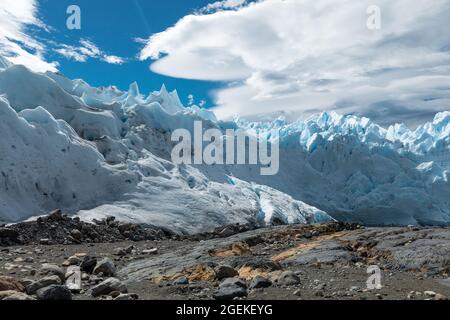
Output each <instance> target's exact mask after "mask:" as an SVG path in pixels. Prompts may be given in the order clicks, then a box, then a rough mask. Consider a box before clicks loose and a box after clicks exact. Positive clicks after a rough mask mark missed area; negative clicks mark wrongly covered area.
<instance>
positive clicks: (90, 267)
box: [80, 256, 97, 273]
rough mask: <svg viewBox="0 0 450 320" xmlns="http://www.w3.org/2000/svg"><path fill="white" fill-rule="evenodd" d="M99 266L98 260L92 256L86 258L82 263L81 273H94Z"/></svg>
mask: <svg viewBox="0 0 450 320" xmlns="http://www.w3.org/2000/svg"><path fill="white" fill-rule="evenodd" d="M96 265H97V258H95V257H91V256H85V257H84V258H83V261H82V262H81V265H80V268H81V271H84V272H87V273H92V272H94V269H95V266H96Z"/></svg>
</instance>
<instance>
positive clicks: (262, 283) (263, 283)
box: [250, 276, 272, 289]
mask: <svg viewBox="0 0 450 320" xmlns="http://www.w3.org/2000/svg"><path fill="white" fill-rule="evenodd" d="M270 286H272V281H270V280H269V279H267V278H264V277H261V276H256V277H255V278H254V279H253V280H252V282H251V283H250V289H259V288H269V287H270Z"/></svg>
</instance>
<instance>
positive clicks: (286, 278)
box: [278, 271, 300, 286]
mask: <svg viewBox="0 0 450 320" xmlns="http://www.w3.org/2000/svg"><path fill="white" fill-rule="evenodd" d="M278 283H279V284H281V285H285V286H293V285H296V284H299V283H300V278H299V277H298V276H297V275H296V274H295V273H294V272H292V271H284V272H283V273H282V274H281V275H280V277H279V278H278Z"/></svg>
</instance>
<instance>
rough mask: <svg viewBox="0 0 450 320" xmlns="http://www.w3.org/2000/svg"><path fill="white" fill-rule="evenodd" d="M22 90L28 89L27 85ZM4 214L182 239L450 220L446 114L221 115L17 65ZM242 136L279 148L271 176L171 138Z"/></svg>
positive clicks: (3, 115)
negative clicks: (220, 230)
mask: <svg viewBox="0 0 450 320" xmlns="http://www.w3.org/2000/svg"><path fill="white" fill-rule="evenodd" d="M24 88H26V89H24ZM0 95H2V96H3V97H2V98H1V100H0V136H1V137H2V139H0V220H2V221H6V222H14V221H19V220H23V219H26V218H29V217H32V216H36V215H40V214H43V213H46V212H48V211H49V210H52V209H55V208H61V209H63V210H65V211H67V212H70V213H74V214H78V215H79V216H81V217H83V218H84V219H88V220H89V219H93V218H102V217H106V216H111V215H113V216H116V217H117V218H119V219H120V220H125V221H134V222H140V223H146V224H149V225H155V226H163V227H166V228H169V229H172V230H174V231H177V232H180V233H194V232H200V231H206V230H210V229H212V228H214V227H217V226H221V225H227V224H234V223H251V224H255V225H274V224H280V223H316V222H323V221H329V220H332V219H333V218H335V219H339V220H345V221H354V222H359V223H364V224H367V225H410V224H429V225H436V224H440V225H449V224H450V200H449V198H450V197H449V195H450V183H449V170H450V164H449V159H450V156H449V155H450V152H449V151H450V150H449V148H450V147H449V145H450V138H449V137H450V124H449V123H450V113H449V112H444V113H440V114H438V115H436V117H435V119H434V121H432V122H430V123H427V124H424V125H423V126H421V127H419V128H417V129H416V130H414V131H413V130H410V129H408V128H407V127H406V126H404V125H395V126H392V127H389V128H382V127H380V126H378V125H376V124H375V123H373V122H372V121H370V120H369V119H367V118H358V117H355V116H342V115H338V114H336V113H322V114H319V115H316V116H313V117H311V118H309V119H306V120H304V121H300V120H299V121H297V122H293V123H288V122H286V121H285V120H284V119H283V118H278V119H276V120H274V121H260V122H248V121H245V120H244V119H236V120H235V121H229V122H222V121H217V119H216V117H215V115H214V113H213V112H212V111H211V110H206V109H204V108H199V107H198V106H192V107H185V106H183V105H182V103H181V101H180V99H179V97H178V94H177V92H176V91H172V92H169V91H168V90H167V89H166V87H165V86H162V88H161V90H160V91H157V92H151V93H149V94H146V93H144V91H143V90H142V88H139V86H138V85H137V83H133V84H131V85H130V88H129V89H128V90H127V91H121V90H120V89H118V88H117V87H114V86H109V87H100V88H94V87H91V86H90V85H89V84H88V83H86V82H85V81H83V80H80V79H78V80H69V79H67V78H66V77H64V76H63V75H62V74H59V73H50V72H48V73H46V74H39V73H34V72H31V71H30V70H28V69H26V68H25V67H22V66H8V67H6V68H4V69H2V70H1V71H0ZM194 121H202V122H203V128H204V129H208V128H214V129H218V130H221V131H222V132H224V134H225V131H226V129H240V130H244V131H247V132H248V133H249V134H251V135H255V134H261V135H263V136H264V137H266V138H267V139H269V140H270V141H275V140H279V141H280V155H281V156H280V170H279V173H278V174H277V175H275V176H261V175H260V170H259V169H260V168H259V167H258V166H256V165H251V166H245V165H215V166H207V165H196V166H190V165H180V166H178V165H175V164H173V163H172V162H171V157H170V154H171V151H172V147H173V144H172V142H171V133H172V132H173V131H174V130H176V129H179V128H184V129H187V130H189V131H191V132H192V131H193V127H194Z"/></svg>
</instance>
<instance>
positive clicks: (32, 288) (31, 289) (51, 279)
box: [26, 275, 62, 295]
mask: <svg viewBox="0 0 450 320" xmlns="http://www.w3.org/2000/svg"><path fill="white" fill-rule="evenodd" d="M61 283H62V282H61V279H60V278H59V276H56V275H53V276H47V277H45V278H42V279H40V280H36V281H34V282H32V283H31V284H29V285H28V286H27V287H26V291H27V293H28V294H30V295H31V294H35V293H36V292H37V291H38V290H39V289H42V288H45V287H48V286H51V285H53V284H56V285H60V284H61Z"/></svg>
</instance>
